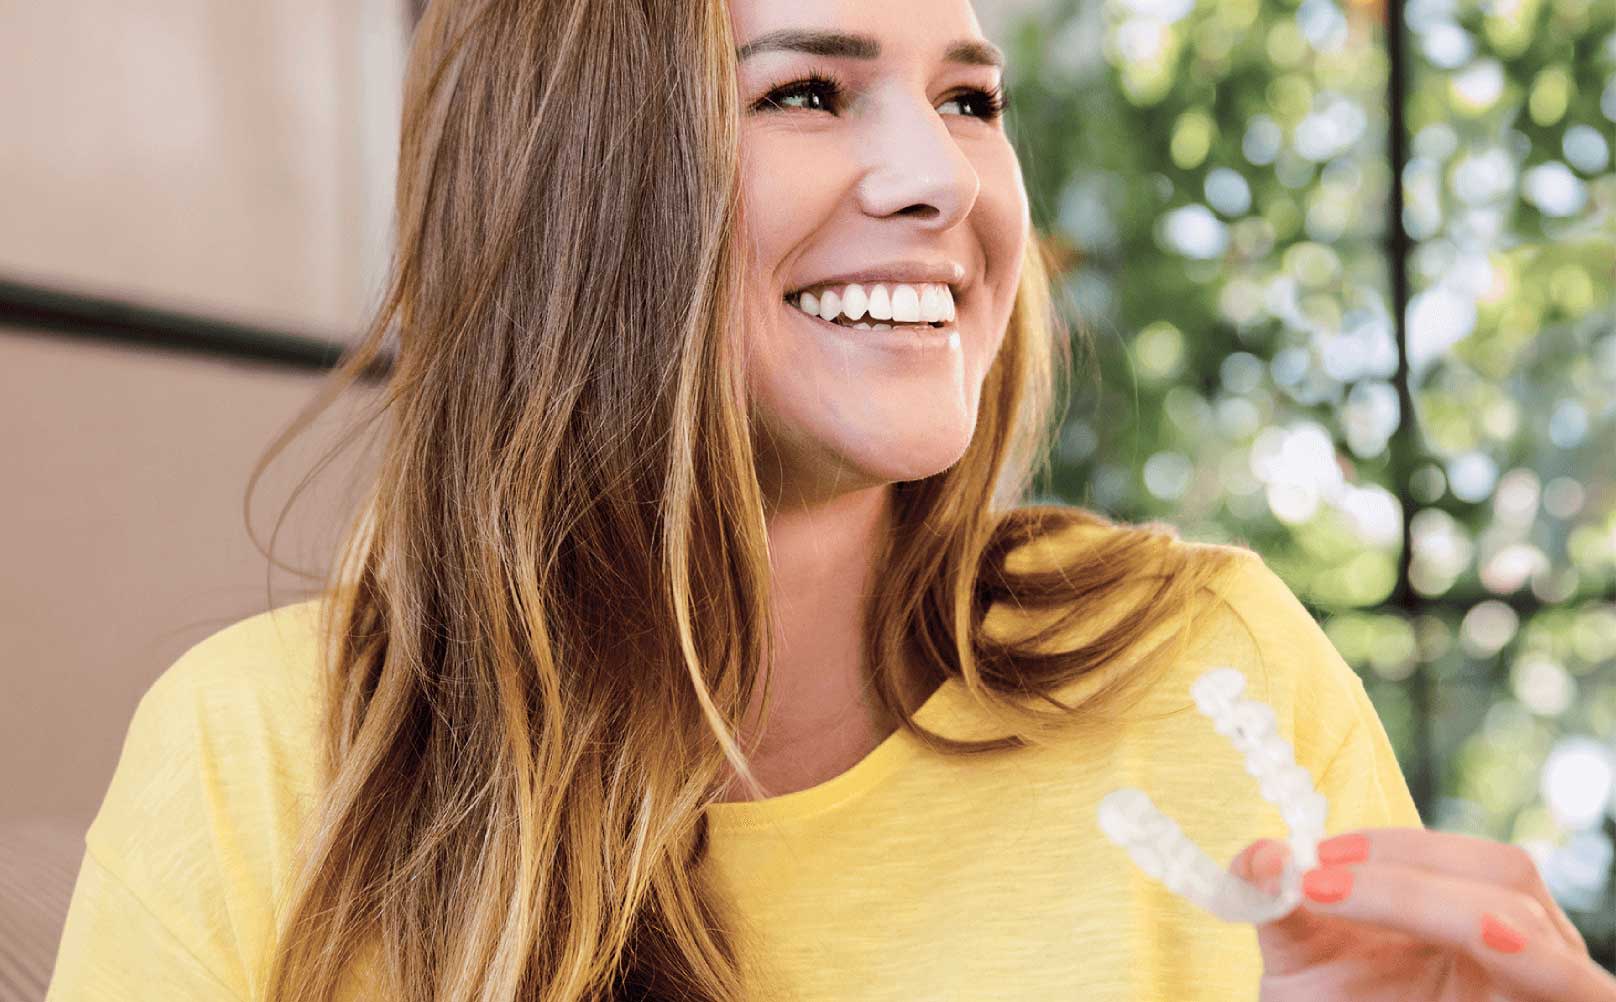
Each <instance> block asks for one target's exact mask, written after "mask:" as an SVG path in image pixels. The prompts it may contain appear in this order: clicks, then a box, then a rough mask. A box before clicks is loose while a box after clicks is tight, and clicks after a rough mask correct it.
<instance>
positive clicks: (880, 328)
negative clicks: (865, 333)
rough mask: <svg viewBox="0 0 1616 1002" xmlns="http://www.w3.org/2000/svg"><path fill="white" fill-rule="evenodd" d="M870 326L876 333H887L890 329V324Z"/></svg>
mask: <svg viewBox="0 0 1616 1002" xmlns="http://www.w3.org/2000/svg"><path fill="white" fill-rule="evenodd" d="M870 326H871V327H873V328H875V329H876V330H878V331H889V330H891V329H892V325H891V324H871V325H870Z"/></svg>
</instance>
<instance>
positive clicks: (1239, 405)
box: [1007, 0, 1616, 966]
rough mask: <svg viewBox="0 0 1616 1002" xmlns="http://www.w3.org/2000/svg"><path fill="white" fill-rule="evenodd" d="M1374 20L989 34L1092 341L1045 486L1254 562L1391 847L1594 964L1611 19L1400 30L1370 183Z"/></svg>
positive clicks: (1608, 747)
mask: <svg viewBox="0 0 1616 1002" xmlns="http://www.w3.org/2000/svg"><path fill="white" fill-rule="evenodd" d="M1387 13H1388V12H1387V10H1386V8H1385V6H1384V2H1382V0H1364V2H1350V3H1346V4H1342V3H1338V2H1336V0H1300V2H1266V3H1259V2H1257V0H1215V2H1213V0H1201V2H1199V3H1197V2H1196V0H1083V2H1075V0H1060V2H1048V0H1046V2H1042V3H1035V4H1033V5H1031V6H1030V7H1024V9H1022V10H1021V11H1020V12H1019V13H1018V15H1017V17H1016V19H1015V21H1014V22H1013V24H1012V26H1011V29H1010V36H1009V38H1008V42H1009V46H1008V48H1009V53H1010V68H1009V76H1008V90H1009V92H1010V94H1011V99H1012V107H1011V111H1010V115H1009V119H1008V126H1007V127H1008V128H1009V130H1010V133H1011V135H1012V137H1013V139H1014V141H1015V143H1016V146H1017V149H1018V151H1019V153H1020V156H1021V160H1022V166H1023V169H1024V171H1025V173H1026V177H1027V183H1028V187H1029V195H1030V197H1031V199H1032V205H1033V213H1034V222H1035V223H1036V224H1037V225H1038V226H1039V228H1040V230H1041V231H1042V232H1044V233H1045V234H1046V235H1047V236H1048V238H1049V241H1050V244H1051V247H1052V249H1053V250H1054V251H1055V253H1056V256H1057V258H1058V260H1059V261H1060V263H1061V268H1062V274H1061V280H1060V286H1061V289H1060V292H1061V297H1062V308H1063V310H1064V312H1065V313H1066V314H1067V316H1068V317H1069V318H1070V319H1071V320H1072V322H1073V323H1074V325H1075V326H1077V327H1079V328H1080V329H1082V330H1083V331H1085V332H1086V336H1087V337H1089V338H1090V339H1092V343H1093V352H1092V354H1089V355H1087V356H1080V360H1079V363H1078V366H1077V368H1078V371H1077V372H1076V373H1074V378H1073V380H1072V383H1071V389H1072V392H1073V400H1072V405H1071V409H1070V412H1069V416H1068V418H1067V421H1066V423H1065V425H1064V427H1063V429H1062V432H1061V436H1060V440H1059V445H1058V448H1057V450H1056V455H1055V458H1054V467H1053V470H1052V477H1051V479H1050V481H1049V482H1048V483H1047V485H1046V489H1047V491H1048V493H1049V495H1050V496H1051V497H1054V498H1058V499H1060V500H1065V501H1071V502H1076V503H1081V504H1085V505H1088V506H1090V507H1094V508H1096V509H1098V510H1101V511H1105V512H1108V513H1110V514H1113V515H1115V516H1117V517H1121V518H1126V519H1130V520H1142V519H1157V518H1159V519H1163V520H1166V521H1169V522H1171V523H1173V524H1174V525H1176V526H1178V527H1179V528H1180V529H1181V530H1182V532H1183V534H1184V535H1185V536H1186V537H1188V538H1192V539H1204V540H1215V541H1236V542H1241V543H1245V544H1248V545H1250V546H1252V547H1254V548H1255V549H1257V550H1258V551H1260V552H1261V553H1262V554H1263V555H1264V557H1265V558H1266V559H1267V560H1268V562H1269V564H1270V565H1271V566H1272V567H1274V569H1275V570H1276V571H1277V572H1278V573H1279V574H1280V575H1281V577H1283V578H1284V579H1285V580H1286V581H1287V583H1288V584H1290V585H1291V586H1292V588H1293V589H1294V590H1295V591H1296V592H1297V594H1298V595H1299V596H1300V597H1301V598H1302V599H1303V601H1304V602H1305V603H1306V604H1307V605H1308V606H1309V607H1310V609H1312V610H1313V611H1314V612H1315V614H1316V615H1317V616H1318V617H1319V619H1320V621H1321V623H1322V624H1323V625H1324V628H1325V630H1326V631H1327V632H1328V634H1329V636H1330V638H1331V640H1332V641H1333V642H1334V643H1335V644H1336V646H1337V648H1338V649H1339V650H1340V651H1341V653H1342V655H1343V656H1344V657H1345V658H1346V659H1347V660H1348V662H1349V663H1351V664H1352V665H1353V666H1354V668H1355V669H1356V670H1357V671H1358V672H1359V673H1360V675H1361V677H1362V678H1363V679H1364V681H1365V684H1366V687H1367V688H1368V689H1369V692H1370V696H1371V698H1372V699H1373V700H1374V702H1375V704H1376V707H1377V709H1378V710H1379V711H1380V714H1381V717H1382V719H1383V721H1384V722H1385V724H1386V727H1387V730H1388V732H1389V733H1390V735H1391V736H1392V739H1393V742H1394V744H1395V745H1396V746H1397V749H1398V754H1399V758H1400V759H1401V760H1402V763H1403V766H1404V770H1405V773H1408V774H1410V775H1411V776H1418V777H1429V779H1430V782H1429V789H1422V788H1421V787H1422V786H1423V784H1418V783H1416V784H1411V785H1415V786H1416V795H1417V796H1421V795H1422V793H1423V794H1424V795H1423V796H1421V800H1422V802H1421V803H1420V809H1421V813H1422V816H1423V818H1424V820H1425V823H1426V825H1427V826H1428V827H1433V828H1442V829H1445V830H1450V831H1462V832H1467V833H1470V834H1475V835H1479V836H1482V837H1486V838H1491V839H1497V840H1501V841H1513V842H1516V843H1518V844H1520V845H1522V846H1523V847H1525V848H1527V849H1528V851H1530V852H1531V853H1532V854H1533V856H1534V858H1535V859H1536V860H1537V861H1538V863H1539V867H1540V869H1541V870H1542V872H1543V873H1544V876H1545V878H1546V880H1547V881H1548V883H1549V885H1550V888H1551V890H1552V891H1553V892H1554V894H1555V896H1556V897H1557V899H1558V900H1559V901H1560V903H1561V905H1562V906H1563V907H1565V908H1566V910H1567V912H1568V914H1570V915H1571V916H1572V918H1573V920H1574V921H1576V922H1577V924H1578V926H1579V928H1581V929H1582V931H1583V934H1584V936H1585V938H1586V939H1587V940H1588V942H1589V945H1590V948H1592V949H1594V950H1595V956H1596V957H1599V958H1600V959H1601V960H1602V962H1604V963H1605V964H1606V965H1607V966H1610V965H1611V964H1612V963H1616V878H1613V867H1612V855H1613V853H1612V849H1613V837H1616V795H1613V792H1612V790H1613V787H1616V293H1613V286H1616V281H1613V278H1616V168H1613V164H1612V161H1613V157H1612V147H1613V145H1616V132H1613V127H1612V126H1613V123H1616V3H1612V2H1609V0H1602V2H1592V0H1552V2H1551V0H1495V2H1492V3H1487V4H1481V3H1475V2H1470V0H1447V2H1429V3H1414V4H1408V5H1405V6H1404V7H1403V8H1402V11H1401V14H1402V18H1403V21H1404V23H1405V33H1404V36H1403V38H1404V44H1403V52H1402V63H1403V71H1402V79H1403V82H1404V92H1403V96H1402V110H1403V114H1404V116H1405V122H1404V125H1405V134H1404V135H1405V138H1404V142H1405V143H1406V147H1405V149H1406V155H1405V159H1404V162H1403V163H1402V164H1400V165H1397V166H1396V167H1394V165H1393V163H1392V160H1391V155H1390V138H1389V136H1390V124H1389V122H1390V116H1389V114H1388V109H1389V108H1390V106H1391V80H1392V69H1393V68H1392V65H1391V62H1390V59H1391V53H1390V51H1389V49H1388V45H1387ZM1394 178H1400V180H1401V186H1402V194H1403V199H1404V205H1403V212H1402V228H1403V232H1404V233H1405V234H1406V236H1407V239H1408V241H1409V243H1408V245H1407V251H1406V256H1404V257H1402V258H1399V256H1398V255H1397V254H1396V253H1395V252H1394V247H1393V244H1392V242H1391V241H1390V240H1389V230H1388V228H1389V224H1390V216H1391V211H1392V210H1391V205H1392V201H1391V199H1392V196H1393V180H1394ZM1398 267H1403V268H1405V269H1406V271H1405V274H1406V275H1407V281H1408V293H1409V302H1408V303H1407V305H1406V309H1405V311H1404V317H1405V323H1404V325H1403V326H1404V328H1405V332H1404V333H1403V334H1402V335H1401V336H1402V344H1401V346H1400V343H1399V337H1400V332H1399V330H1398V324H1397V323H1396V319H1395V318H1396V315H1397V312H1398V309H1397V304H1396V303H1395V302H1394V301H1393V291H1392V289H1393V286H1392V280H1391V275H1392V273H1393V269H1395V268H1398ZM1400 354H1401V355H1402V356H1403V357H1405V358H1406V367H1400V366H1399V357H1400ZM1404 399H1407V400H1411V401H1412V402H1413V409H1414V416H1415V420H1414V421H1413V422H1412V424H1411V425H1410V426H1407V427H1404V426H1403V422H1402V411H1403V409H1404V408H1403V406H1402V405H1401V404H1400V400H1404ZM1405 521H1406V522H1407V528H1408V532H1409V534H1410V536H1411V539H1412V547H1411V555H1410V558H1409V565H1408V567H1407V571H1406V574H1405V573H1404V569H1403V566H1402V564H1403V562H1402V559H1401V557H1402V551H1403V539H1404V530H1405ZM1596 944H1598V945H1596ZM1601 950H1603V951H1604V952H1603V953H1601V952H1600V951H1601Z"/></svg>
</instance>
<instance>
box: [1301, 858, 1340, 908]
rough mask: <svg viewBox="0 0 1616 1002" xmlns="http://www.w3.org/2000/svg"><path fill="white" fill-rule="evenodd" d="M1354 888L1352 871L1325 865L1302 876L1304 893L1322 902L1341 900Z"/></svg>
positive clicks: (1328, 902)
mask: <svg viewBox="0 0 1616 1002" xmlns="http://www.w3.org/2000/svg"><path fill="white" fill-rule="evenodd" d="M1351 890H1352V871H1351V870H1339V869H1332V868H1329V867H1324V868H1321V869H1316V870H1309V871H1307V873H1306V874H1304V875H1303V877H1302V893H1303V894H1306V895H1307V896H1308V897H1309V898H1311V899H1313V900H1314V901H1317V902H1320V903H1321V904H1330V903H1332V902H1335V901H1340V900H1341V899H1342V898H1344V897H1346V896H1347V893H1348V892H1349V891H1351Z"/></svg>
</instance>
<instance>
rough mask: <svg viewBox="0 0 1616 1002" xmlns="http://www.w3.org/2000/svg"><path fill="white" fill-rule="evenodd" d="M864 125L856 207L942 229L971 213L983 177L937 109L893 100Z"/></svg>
mask: <svg viewBox="0 0 1616 1002" xmlns="http://www.w3.org/2000/svg"><path fill="white" fill-rule="evenodd" d="M889 107H890V110H889V111H888V112H887V113H885V114H881V115H875V116H872V118H871V120H870V121H869V127H868V128H867V129H866V130H864V135H863V136H862V137H861V140H860V144H859V145H860V146H861V147H862V148H863V151H864V155H863V157H862V159H863V161H864V162H863V165H862V166H863V168H864V170H863V173H862V176H861V177H860V178H859V181H858V186H857V197H858V201H859V205H860V207H861V208H862V209H863V210H864V212H866V213H868V214H869V215H871V216H876V217H880V218H886V217H888V216H900V217H907V218H910V219H912V220H914V221H916V222H918V223H920V224H921V225H922V226H923V227H924V228H925V229H928V230H946V229H948V228H950V227H952V226H955V225H956V224H958V223H959V222H960V220H962V219H964V218H965V217H966V216H968V215H970V212H971V208H972V207H973V206H975V205H976V196H977V193H978V192H979V191H980V190H981V187H982V179H981V177H980V176H978V175H977V173H976V168H975V167H974V166H972V164H971V161H970V159H969V158H968V157H966V155H965V153H964V151H962V150H961V149H960V147H959V143H958V142H956V141H955V139H954V137H953V135H952V134H951V133H950V132H949V131H948V125H947V123H945V122H944V121H943V120H942V118H941V117H940V116H939V114H938V112H937V109H935V108H933V107H931V106H930V105H928V104H926V102H925V101H923V100H914V101H909V100H903V101H901V102H900V101H894V102H893V104H892V105H891V106H889Z"/></svg>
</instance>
